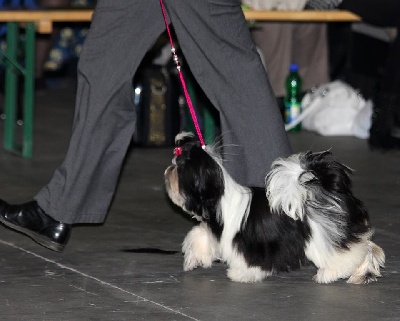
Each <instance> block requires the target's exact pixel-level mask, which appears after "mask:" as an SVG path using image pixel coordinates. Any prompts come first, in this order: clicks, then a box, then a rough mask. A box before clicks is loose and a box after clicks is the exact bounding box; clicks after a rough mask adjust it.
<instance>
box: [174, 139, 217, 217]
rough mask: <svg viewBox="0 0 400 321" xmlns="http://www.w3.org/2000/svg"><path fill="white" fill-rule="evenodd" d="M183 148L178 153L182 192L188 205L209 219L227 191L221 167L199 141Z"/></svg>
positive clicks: (190, 208) (187, 206)
mask: <svg viewBox="0 0 400 321" xmlns="http://www.w3.org/2000/svg"><path fill="white" fill-rule="evenodd" d="M182 148H183V149H182V154H181V155H180V156H178V157H177V164H178V175H179V178H180V179H179V187H180V192H181V193H184V194H185V196H186V199H187V204H186V205H185V206H186V208H187V209H188V210H189V211H193V212H194V213H196V214H197V215H199V216H203V218H204V219H206V220H207V219H209V215H210V214H211V213H214V212H215V209H216V208H217V207H218V204H219V201H220V199H221V197H222V195H223V193H224V179H223V172H222V169H221V167H220V165H219V164H218V162H216V161H215V160H214V159H213V158H212V157H211V156H210V155H209V154H208V153H207V152H206V151H204V150H203V149H202V148H201V146H200V144H197V143H196V144H191V146H190V147H189V146H188V144H185V145H184V146H182Z"/></svg>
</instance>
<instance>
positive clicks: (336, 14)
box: [0, 0, 361, 33]
mask: <svg viewBox="0 0 400 321" xmlns="http://www.w3.org/2000/svg"><path fill="white" fill-rule="evenodd" d="M199 1H200V0H199ZM92 13H93V10H92V9H51V10H50V9H49V10H9V11H4V10H3V11H0V22H35V23H36V25H37V31H38V32H40V33H50V32H51V30H52V25H53V22H89V21H91V19H92ZM244 15H245V17H246V19H247V20H257V21H296V22H300V21H304V22H307V21H308V22H335V21H336V22H341V21H361V18H360V17H359V16H357V15H355V14H353V13H351V12H348V11H341V10H337V11H336V10H335V11H314V10H304V11H254V10H246V11H245V12H244Z"/></svg>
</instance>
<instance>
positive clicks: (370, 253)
mask: <svg viewBox="0 0 400 321" xmlns="http://www.w3.org/2000/svg"><path fill="white" fill-rule="evenodd" d="M300 157H301V154H297V155H292V156H290V157H289V158H288V159H286V160H285V159H278V160H277V161H275V162H274V163H273V165H272V170H271V172H270V173H269V174H268V176H267V178H266V185H267V186H266V193H267V197H268V200H269V202H270V206H271V210H273V211H275V212H280V211H283V212H284V213H285V214H286V215H288V216H289V217H291V218H293V219H295V220H296V219H300V220H301V221H303V220H304V219H305V215H307V219H308V223H309V225H310V228H311V235H312V236H311V239H310V240H309V241H308V242H307V244H306V247H305V253H306V256H307V258H308V259H309V260H311V261H312V262H313V263H314V264H315V266H316V267H317V268H318V272H317V274H316V275H315V276H314V280H315V281H316V282H318V283H330V282H333V281H335V280H337V279H340V278H348V277H349V279H348V281H347V282H348V283H355V284H361V283H368V282H370V281H372V280H375V278H376V277H377V276H380V267H383V266H384V261H385V254H384V252H383V250H382V249H381V248H380V247H379V246H377V245H376V244H375V243H373V242H371V241H370V239H371V237H372V234H373V232H372V231H371V230H370V231H369V232H367V233H365V234H364V235H359V238H360V241H359V242H356V243H351V244H348V247H349V249H348V250H338V249H337V247H335V245H337V243H338V241H339V240H341V239H343V237H344V235H343V229H342V226H343V224H345V216H346V215H347V213H346V212H345V211H344V210H343V209H342V207H341V206H340V204H339V201H338V200H337V199H335V197H334V196H333V195H329V194H326V193H323V194H320V197H322V200H321V199H320V200H319V201H318V203H317V201H316V200H315V197H313V191H312V189H309V190H307V189H306V188H305V186H304V185H302V182H304V181H306V180H308V179H311V178H313V177H312V174H311V173H305V170H304V169H303V168H302V167H301V163H300ZM314 192H315V191H314ZM306 200H307V202H306ZM319 209H321V212H318V210H319ZM323 211H324V212H325V213H322V212H323ZM327 214H328V215H327Z"/></svg>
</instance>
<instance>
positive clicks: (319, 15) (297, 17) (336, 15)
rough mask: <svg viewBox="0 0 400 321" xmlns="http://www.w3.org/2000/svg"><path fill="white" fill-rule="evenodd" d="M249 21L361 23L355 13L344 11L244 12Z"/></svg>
mask: <svg viewBox="0 0 400 321" xmlns="http://www.w3.org/2000/svg"><path fill="white" fill-rule="evenodd" d="M244 15H245V17H246V19H247V20H257V21H295V22H300V21H304V22H341V21H342V22H344V21H361V18H360V17H359V16H357V15H355V14H354V13H351V12H349V11H342V10H331V11H314V10H303V11H244Z"/></svg>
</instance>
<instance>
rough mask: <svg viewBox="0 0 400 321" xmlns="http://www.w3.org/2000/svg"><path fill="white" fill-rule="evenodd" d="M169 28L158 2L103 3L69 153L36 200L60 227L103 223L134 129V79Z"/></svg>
mask: <svg viewBox="0 0 400 321" xmlns="http://www.w3.org/2000/svg"><path fill="white" fill-rule="evenodd" d="M164 28H165V27H164V25H163V21H162V16H161V12H160V7H159V4H158V1H157V0H151V1H149V0H146V1H132V0H112V1H106V0H104V1H101V0H100V1H99V2H98V5H97V7H96V10H95V13H94V16H93V21H92V24H91V28H90V31H89V34H88V36H87V38H86V40H85V43H84V48H83V50H82V52H81V57H80V60H79V65H78V91H77V96H76V111H75V118H74V124H73V132H72V137H71V140H70V145H69V148H68V151H67V154H66V156H65V159H64V161H63V163H62V164H61V166H60V167H59V168H58V169H57V170H56V171H55V173H54V176H53V177H52V179H51V181H50V182H49V184H48V185H47V186H45V187H44V188H43V189H42V190H41V191H40V192H39V193H38V195H36V196H35V197H34V199H35V200H36V201H37V202H38V204H39V206H40V207H41V208H42V209H43V210H44V211H45V212H46V213H47V214H48V215H50V216H51V217H53V218H54V219H56V220H58V221H61V222H64V223H69V224H71V223H100V222H103V221H104V219H105V215H106V213H107V211H108V207H109V205H110V202H111V199H112V197H113V195H114V191H115V186H116V183H117V179H118V177H119V173H120V168H121V164H122V161H123V159H124V156H125V154H126V151H127V148H128V146H129V143H130V141H131V139H132V134H133V132H134V128H135V122H136V115H135V110H134V106H133V102H132V99H133V94H132V78H133V75H134V73H135V71H136V69H137V67H138V65H139V63H140V61H141V60H142V58H143V56H144V55H145V53H146V51H147V50H148V49H149V48H150V47H151V45H152V44H153V43H154V42H155V40H156V39H157V37H158V36H159V34H160V33H161V32H162V31H163V29H164Z"/></svg>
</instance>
